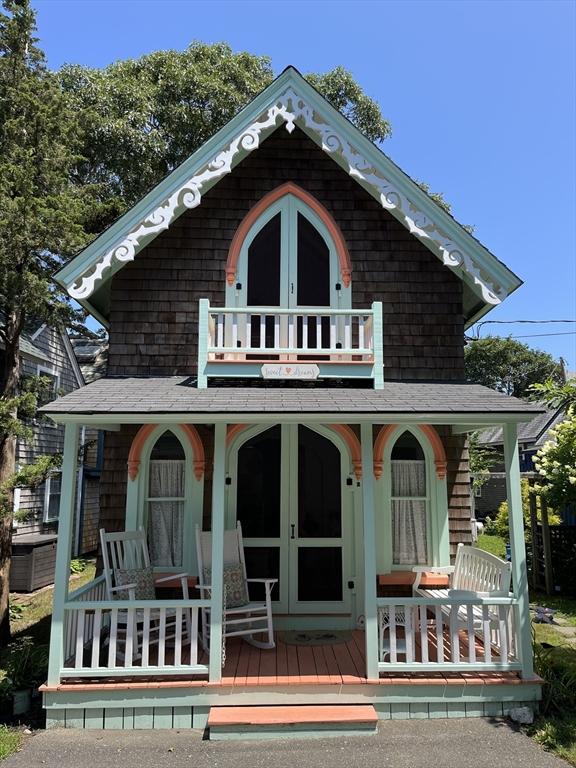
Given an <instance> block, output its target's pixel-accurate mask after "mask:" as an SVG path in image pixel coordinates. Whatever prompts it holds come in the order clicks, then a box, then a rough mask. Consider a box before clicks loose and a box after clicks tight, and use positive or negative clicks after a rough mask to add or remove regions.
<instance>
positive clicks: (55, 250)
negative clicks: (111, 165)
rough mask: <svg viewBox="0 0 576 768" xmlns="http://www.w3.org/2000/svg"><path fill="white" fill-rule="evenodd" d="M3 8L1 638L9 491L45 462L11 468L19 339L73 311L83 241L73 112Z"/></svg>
mask: <svg viewBox="0 0 576 768" xmlns="http://www.w3.org/2000/svg"><path fill="white" fill-rule="evenodd" d="M2 7H3V9H4V12H0V342H1V345H2V347H3V350H2V354H1V355H0V645H1V644H2V643H3V642H6V640H7V639H8V638H9V633H10V627H9V621H8V579H9V571H10V553H11V530H12V492H13V488H14V487H15V484H20V483H28V482H38V481H39V479H40V478H41V476H42V475H45V473H46V472H47V471H48V469H49V467H50V465H51V463H52V462H51V461H50V460H47V459H42V460H41V461H40V462H39V463H38V465H37V466H36V467H30V468H27V470H26V472H24V473H18V474H17V473H16V466H15V449H16V440H17V439H18V438H21V439H22V438H26V436H27V435H28V434H29V432H28V431H27V428H26V425H25V423H24V422H23V418H25V417H27V416H29V415H30V414H31V413H32V412H33V411H34V409H35V405H36V396H37V388H35V387H32V388H26V387H23V386H22V377H21V371H20V337H21V334H22V331H23V329H24V328H25V326H26V324H27V323H28V322H29V321H31V320H34V321H37V322H46V323H49V324H50V325H53V326H59V325H62V324H63V323H65V322H68V321H69V320H70V318H71V316H72V312H71V309H70V307H69V304H68V303H67V301H66V299H65V297H63V296H62V295H61V294H60V293H59V292H58V290H57V289H56V287H55V286H54V283H53V282H52V280H51V275H52V273H53V272H54V271H55V270H56V268H57V267H58V266H60V264H61V260H62V257H63V256H65V255H66V254H69V253H70V252H71V249H73V248H76V247H78V246H79V245H80V244H81V243H82V230H81V228H80V227H79V226H78V224H77V220H78V219H79V218H80V215H79V207H80V203H79V200H78V198H77V196H76V195H74V194H72V190H71V188H70V186H69V170H70V168H71V166H72V163H73V161H74V159H75V157H74V155H73V147H74V137H75V135H76V133H77V130H76V123H75V120H74V115H73V113H71V112H70V110H69V108H68V106H67V104H66V103H65V101H64V98H63V96H62V93H61V91H60V88H59V86H58V83H57V80H56V78H55V77H54V75H52V74H51V73H50V72H48V71H47V69H46V67H45V64H44V58H43V54H42V52H41V51H40V50H39V49H38V47H37V46H36V44H35V42H36V41H35V38H34V31H35V17H34V12H33V11H32V9H31V8H30V4H29V0H4V2H3V6H2Z"/></svg>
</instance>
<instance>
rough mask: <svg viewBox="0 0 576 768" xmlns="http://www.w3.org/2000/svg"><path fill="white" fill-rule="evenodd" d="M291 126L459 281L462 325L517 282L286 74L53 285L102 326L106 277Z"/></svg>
mask: <svg viewBox="0 0 576 768" xmlns="http://www.w3.org/2000/svg"><path fill="white" fill-rule="evenodd" d="M281 125H284V126H285V128H286V130H288V131H289V132H292V131H293V130H294V127H295V126H297V127H298V128H300V129H301V130H303V131H304V132H305V133H306V134H307V135H308V136H309V137H310V138H311V139H312V140H313V141H314V142H315V143H316V144H317V145H318V146H320V147H321V148H322V150H323V151H324V152H326V153H327V154H328V155H329V156H330V157H331V158H332V159H333V160H334V161H335V162H336V163H338V165H340V166H341V167H342V168H343V169H344V170H345V171H346V172H347V173H348V174H349V175H350V176H352V177H353V178H354V179H355V180H356V181H357V182H358V183H359V184H360V185H361V186H362V187H363V188H364V189H366V190H367V192H369V194H371V195H372V196H373V197H374V198H375V199H376V200H378V201H379V202H380V203H381V205H382V207H383V208H384V209H386V210H387V211H389V212H390V213H391V214H392V215H393V216H395V217H396V218H397V219H398V220H399V221H400V222H401V223H402V224H403V225H404V226H405V227H406V228H407V229H408V230H409V231H410V232H411V233H412V234H413V235H414V236H415V237H417V238H418V239H420V240H421V241H422V242H423V243H424V245H426V246H427V247H428V248H429V249H430V250H431V251H432V253H434V254H435V255H436V256H437V257H438V258H439V259H440V260H441V261H442V262H443V264H444V265H445V266H446V267H447V268H448V269H451V270H452V271H453V272H455V273H456V274H457V275H458V276H459V277H460V278H461V279H462V280H463V282H464V310H465V316H466V319H467V321H468V324H470V323H472V322H474V321H475V320H477V319H478V318H479V317H481V316H482V315H483V314H485V313H486V312H487V311H488V310H489V309H490V308H491V307H493V306H495V305H497V304H499V303H500V302H501V301H503V300H504V299H505V298H506V297H507V296H508V295H509V294H510V293H512V291H514V290H515V289H516V288H518V286H519V285H521V280H520V279H519V278H518V277H517V276H516V275H515V274H514V273H513V272H512V271H511V270H509V269H508V268H507V267H506V266H505V265H504V264H503V263H502V262H501V261H499V260H498V259H497V258H496V257H495V256H494V255H493V254H491V253H490V251H488V250H487V249H486V248H485V247H484V246H483V245H482V244H481V243H480V242H479V241H478V240H476V238H474V237H473V236H472V235H471V234H470V233H469V232H467V231H466V230H465V229H464V228H463V227H462V226H461V225H460V224H458V222H457V221H456V220H455V219H454V218H453V217H452V216H451V215H450V214H448V213H447V212H446V211H444V210H443V209H442V208H440V206H438V205H437V204H436V203H435V202H434V201H433V200H432V199H431V198H430V197H429V196H428V195H427V194H426V193H425V192H424V191H423V190H422V189H420V187H419V186H418V185H417V184H416V183H415V182H414V181H412V179H411V178H410V177H409V176H407V175H406V174H405V173H404V172H403V171H402V170H401V169H400V168H399V167H398V166H397V165H395V163H393V162H392V160H390V158H389V157H387V156H386V155H385V154H384V153H383V152H382V151H380V150H379V149H378V148H377V147H376V146H375V145H374V144H373V143H372V142H370V141H369V140H368V139H367V138H366V137H365V136H363V135H362V134H361V133H360V131H359V130H358V129H357V128H356V127H355V126H353V125H352V124H351V123H350V122H349V121H348V120H347V119H346V118H345V117H344V116H343V115H342V114H340V112H338V111H337V110H336V109H335V108H334V107H333V106H332V105H331V104H330V103H329V102H328V101H326V99H324V97H323V96H321V95H320V94H319V93H318V91H316V90H315V89H314V88H313V87H312V86H311V85H310V84H309V83H307V82H306V80H305V79H304V78H303V77H302V75H300V73H299V72H298V71H297V70H296V69H294V68H293V67H288V68H287V69H285V70H284V72H282V74H281V75H280V76H279V77H278V78H276V80H274V82H273V83H271V84H270V85H269V86H268V87H267V88H265V89H264V90H263V91H262V93H260V94H259V95H258V96H257V97H256V98H255V99H254V100H253V101H252V102H250V104H248V105H247V106H246V107H245V108H244V109H243V110H241V111H240V112H239V113H238V114H237V115H236V116H235V117H234V118H233V119H232V120H231V121H230V122H229V123H228V124H227V125H226V126H224V127H223V128H222V129H221V130H220V131H218V132H217V133H216V134H215V135H214V136H213V137H212V138H211V139H209V140H208V141H207V142H206V143H205V144H204V145H203V146H202V147H201V148H200V149H199V150H198V151H196V152H195V153H194V154H193V155H191V156H190V157H189V158H188V159H187V160H186V161H185V162H184V163H182V165H180V166H179V167H178V168H176V169H175V170H174V171H173V172H172V173H171V174H169V175H168V176H167V177H166V178H165V179H163V180H162V181H161V182H160V183H159V184H157V185H156V187H154V188H153V189H152V190H151V191H150V192H148V194H147V195H145V196H144V197H143V198H142V199H141V200H140V201H139V202H138V203H136V205H134V207H133V208H131V209H130V210H129V211H127V212H126V213H125V214H124V215H123V216H122V217H121V218H119V219H118V220H117V221H116V222H115V223H114V224H113V225H112V226H111V227H109V228H108V229H107V230H106V231H105V232H103V233H102V234H101V235H100V236H99V237H97V238H96V239H95V240H94V241H93V242H92V243H91V244H90V245H89V246H88V247H87V248H85V249H84V250H83V251H82V252H81V253H79V254H78V255H77V256H76V257H75V258H74V259H72V261H70V262H69V263H68V264H67V265H66V266H65V267H63V268H62V269H61V270H60V271H59V272H58V274H57V275H56V279H57V280H58V282H59V283H60V284H61V285H62V286H63V287H64V288H65V289H66V290H67V291H68V293H69V294H70V296H71V297H73V298H74V299H76V300H77V301H79V302H80V303H81V304H82V305H83V306H84V307H86V309H88V311H90V312H91V313H92V314H94V315H95V316H96V317H97V318H98V319H100V320H101V321H103V322H106V316H107V314H108V309H109V308H108V303H109V282H110V279H111V278H112V276H113V275H114V274H115V273H116V272H117V271H118V270H120V269H122V267H123V266H124V265H125V264H126V263H127V262H129V261H132V260H133V259H134V258H135V257H137V255H138V253H139V252H140V251H141V250H142V249H143V248H144V247H145V246H146V245H147V244H148V243H150V242H151V241H152V240H153V239H154V238H155V237H157V235H158V234H160V232H162V231H163V230H165V229H168V227H169V226H170V224H171V223H172V222H173V221H174V220H175V219H176V218H178V217H179V216H180V215H181V214H182V213H184V211H186V210H187V209H190V208H196V207H197V206H199V205H201V203H202V196H203V195H204V194H205V193H206V192H207V191H208V190H209V189H210V188H211V187H213V186H214V185H215V184H217V183H218V181H219V180H220V179H222V178H223V177H224V176H226V175H227V174H228V173H230V172H231V171H232V170H233V169H234V167H235V166H236V165H237V164H238V163H239V162H241V161H242V160H243V159H244V158H245V157H246V156H247V155H248V154H249V153H250V152H253V151H255V150H256V149H257V148H258V147H259V145H260V143H261V142H262V141H263V140H265V139H266V138H267V137H268V136H269V135H270V134H271V133H273V131H275V130H276V129H277V128H278V127H280V126H281Z"/></svg>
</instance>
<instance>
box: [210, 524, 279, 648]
mask: <svg viewBox="0 0 576 768" xmlns="http://www.w3.org/2000/svg"><path fill="white" fill-rule="evenodd" d="M223 546H224V611H223V628H222V634H223V637H243V638H244V639H245V640H246V642H247V643H250V644H251V645H254V646H256V648H263V649H270V648H274V645H275V644H274V629H273V626H272V588H273V586H274V584H276V582H277V581H278V579H248V578H247V576H246V563H245V561H244V543H243V540H242V526H241V525H240V523H239V522H238V523H237V525H236V528H233V529H232V530H229V531H224V542H223ZM196 547H197V551H198V581H199V584H198V586H197V588H198V589H199V590H200V591H201V592H202V598H210V596H211V593H212V586H211V584H210V582H211V579H212V533H211V532H210V531H201V530H200V526H198V525H197V526H196ZM254 583H259V584H263V585H264V593H265V597H264V600H262V601H260V602H259V601H254V602H252V601H250V596H249V586H248V585H249V584H254ZM262 633H265V634H266V635H267V640H265V641H262V640H256V638H255V637H254V635H256V634H262ZM202 644H203V646H204V649H205V650H206V651H207V650H208V649H209V647H210V608H204V609H202Z"/></svg>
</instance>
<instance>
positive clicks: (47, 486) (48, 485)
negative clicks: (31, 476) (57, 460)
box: [42, 471, 62, 523]
mask: <svg viewBox="0 0 576 768" xmlns="http://www.w3.org/2000/svg"><path fill="white" fill-rule="evenodd" d="M55 477H59V478H60V492H59V493H58V496H59V497H61V496H62V472H61V471H58V472H51V473H50V474H49V475H47V476H46V479H45V480H44V501H43V507H42V522H43V523H57V522H58V521H59V520H60V502H59V503H58V514H57V515H56V516H54V517H50V516H49V512H50V496H51V494H52V480H53V479H54V478H55Z"/></svg>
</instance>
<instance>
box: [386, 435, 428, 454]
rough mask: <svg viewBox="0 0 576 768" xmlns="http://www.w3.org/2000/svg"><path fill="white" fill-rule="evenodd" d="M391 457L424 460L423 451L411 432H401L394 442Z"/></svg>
mask: <svg viewBox="0 0 576 768" xmlns="http://www.w3.org/2000/svg"><path fill="white" fill-rule="evenodd" d="M392 459H403V460H404V461H407V460H408V461H409V460H418V461H424V451H423V450H422V446H421V445H420V443H419V442H418V440H417V439H416V438H415V437H414V435H413V434H412V432H403V433H402V434H401V435H400V437H399V438H398V440H396V442H395V443H394V448H393V449H392Z"/></svg>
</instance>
